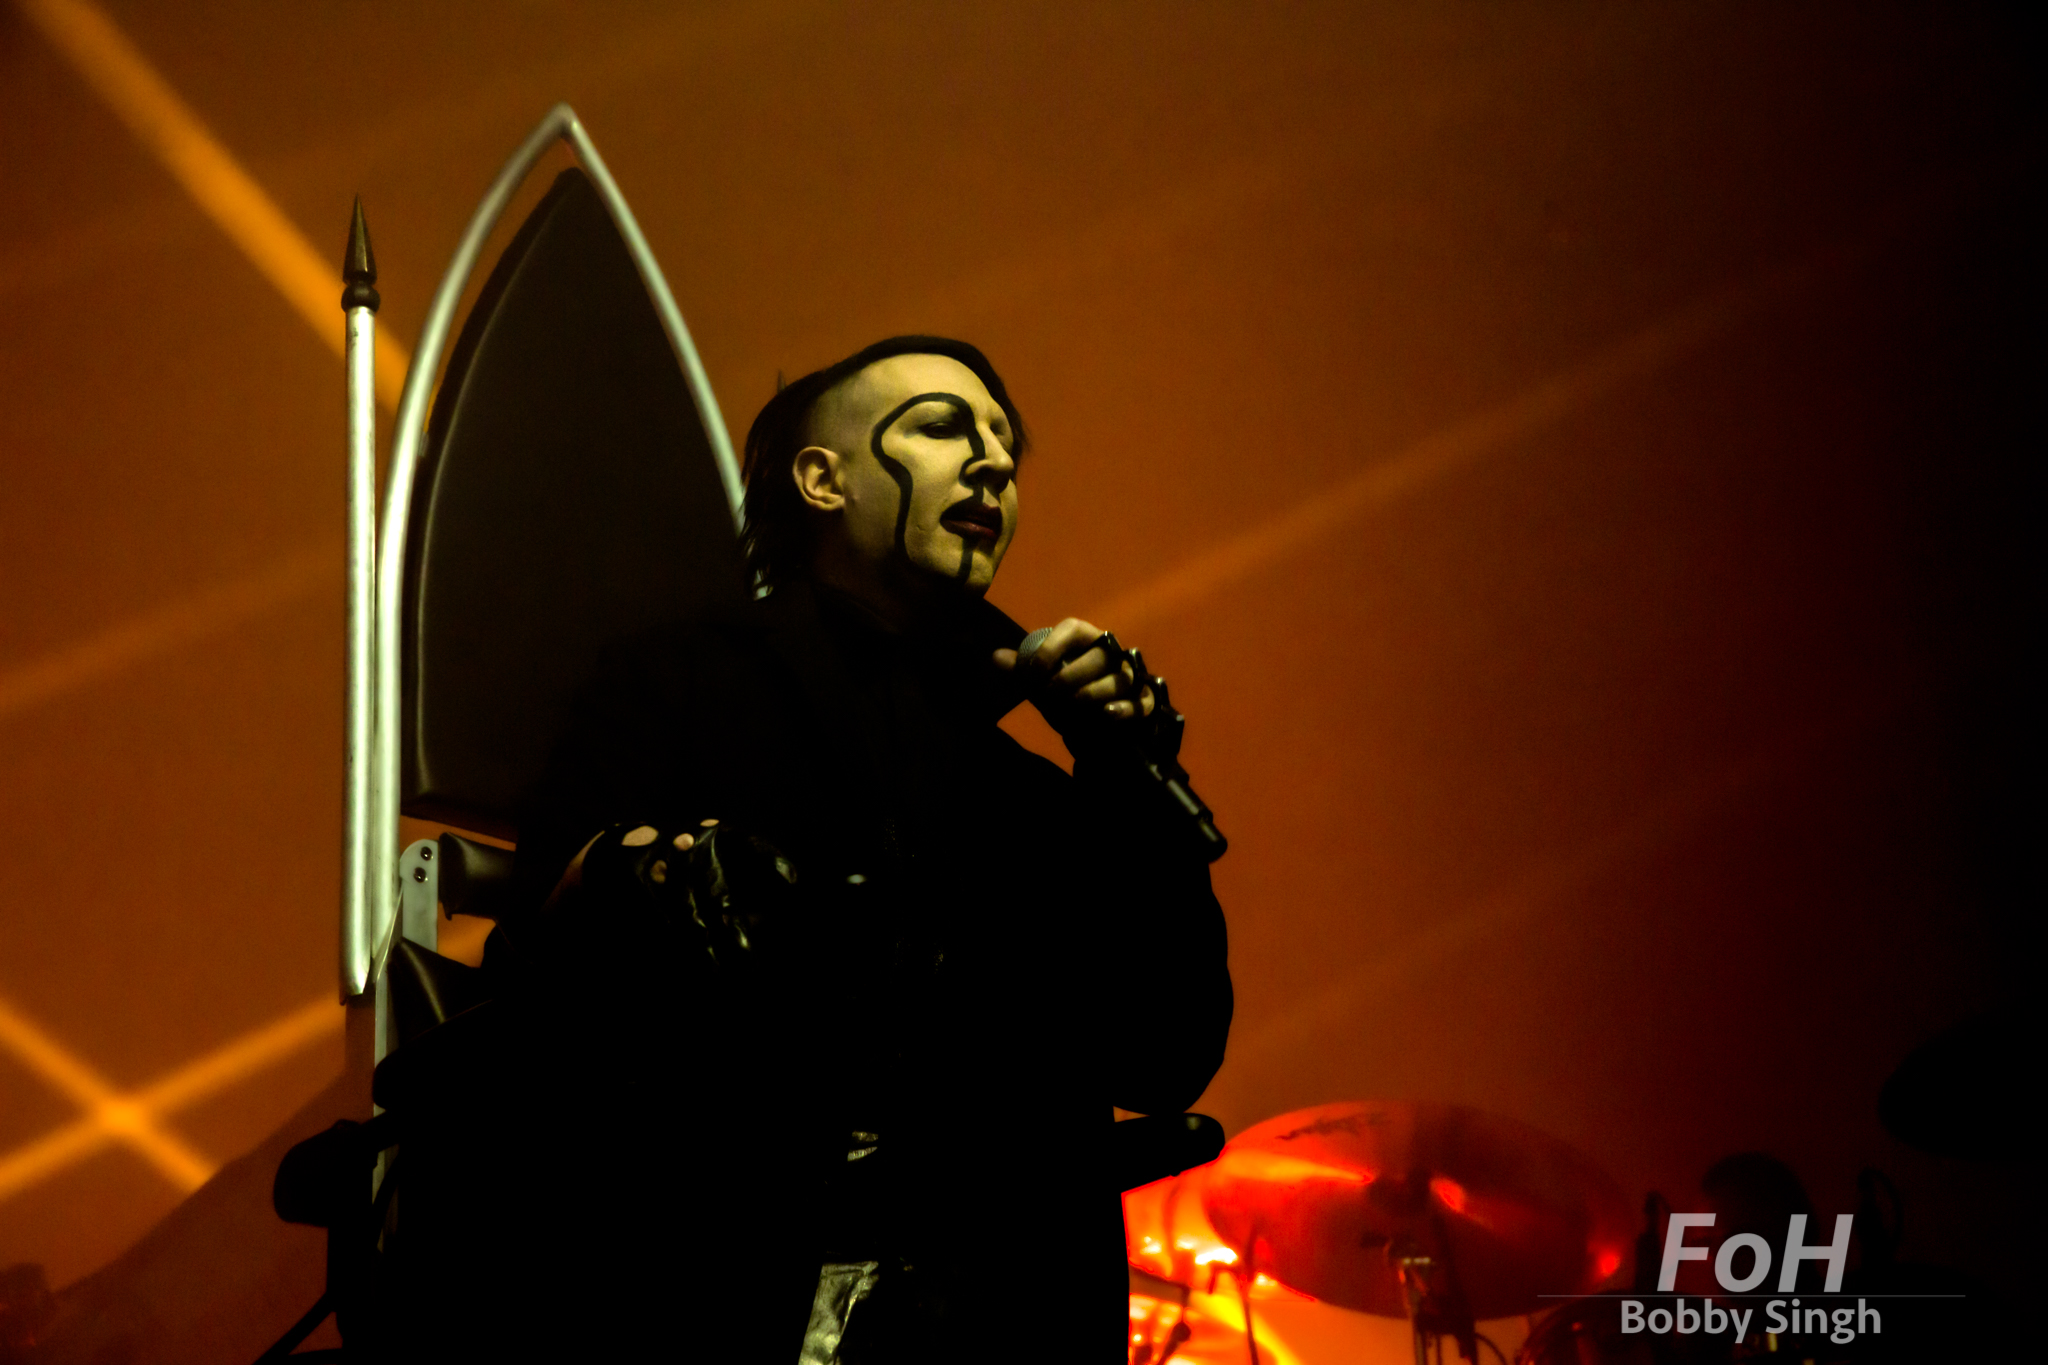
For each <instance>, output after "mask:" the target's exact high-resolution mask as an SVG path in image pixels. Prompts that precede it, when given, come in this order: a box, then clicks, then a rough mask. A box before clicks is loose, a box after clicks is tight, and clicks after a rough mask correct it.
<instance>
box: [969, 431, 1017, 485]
mask: <svg viewBox="0 0 2048 1365" xmlns="http://www.w3.org/2000/svg"><path fill="white" fill-rule="evenodd" d="M981 451H982V453H981V454H979V455H977V456H976V457H975V458H974V459H972V460H970V461H968V464H967V468H966V470H965V471H963V472H964V474H965V477H966V481H967V482H968V483H969V484H972V485H974V486H976V487H979V488H986V489H988V490H989V491H990V492H992V493H994V494H995V495H996V496H997V497H1001V496H1002V494H1003V489H1004V488H1006V487H1008V486H1009V483H1010V480H1012V479H1014V478H1016V477H1017V457H1016V456H1014V455H1012V454H1010V450H1009V447H1007V446H1005V445H1004V444H1003V443H1002V441H1001V440H1000V439H998V438H997V436H996V434H995V431H994V430H993V429H992V428H991V427H990V426H989V424H988V423H986V422H983V423H982V424H981Z"/></svg>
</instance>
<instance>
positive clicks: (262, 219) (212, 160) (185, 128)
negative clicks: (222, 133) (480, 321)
mask: <svg viewBox="0 0 2048 1365" xmlns="http://www.w3.org/2000/svg"><path fill="white" fill-rule="evenodd" d="M16 3H17V5H18V6H19V8H20V10H21V12H22V14H23V15H24V16H25V17H26V18H27V19H28V20H29V22H31V23H32V24H34V25H35V26H36V28H37V29H39V30H40V31H41V32H42V35H43V37H44V38H46V39H47V40H48V41H49V43H50V45H51V46H52V47H54V48H56V49H57V51H58V52H60V53H62V54H63V55H64V57H65V58H66V59H68V60H69V61H70V63H71V65H72V67H73V68H74V69H76V70H77V72H78V74H79V75H80V76H82V77H84V79H85V81H86V83H87V84H88V85H90V86H91V87H92V88H93V89H94V90H95V91H96V92H97V93H98V94H99V96H100V98H101V99H102V100H104V101H106V104H107V107H108V108H110V109H112V110H113V111H114V114H115V115H116V117H118V118H119V119H120V120H121V121H122V122H123V123H125V124H127V125H128V131H130V132H131V133H133V134H135V137H136V139H137V140H138V141H139V142H141V143H142V145H143V146H144V147H146V148H148V149H149V151H150V152H151V153H152V154H153V155H154V156H155V157H156V159H157V160H158V161H159V162H160V163H162V165H163V168H164V169H165V170H167V171H169V172H170V173H171V176H172V178H173V179H175V180H176V181H177V182H178V183H179V184H180V185H182V186H183V187H184V189H185V192H186V193H187V194H189V195H191V196H192V200H193V202H194V203H196V204H197V205H198V206H199V208H200V210H201V211H202V212H203V213H205V214H206V216H207V217H209V218H211V219H212V220H213V221H214V224H215V225H216V226H218V227H219V228H220V230H221V231H222V232H225V233H226V234H227V235H228V240H230V241H232V242H233V243H234V244H235V246H236V247H237V248H239V249H240V250H241V252H242V254H243V255H244V256H246V257H248V258H249V263H250V264H251V265H253V266H255V267H256V269H257V271H258V272H259V273H261V274H262V276H263V277H264V278H265V279H267V280H269V281H270V283H271V285H272V286H273V287H274V288H276V290H277V292H278V293H280V294H282V295H284V299H285V302H286V303H288V304H290V305H291V307H292V309H293V310H294V311H296V312H297V313H298V314H299V316H300V317H302V318H304V319H305V320H306V323H307V325H308V326H310V327H311V328H312V329H313V331H314V332H315V333H316V334H317V335H318V336H319V337H320V339H321V341H323V342H324V343H326V345H327V346H328V348H329V349H330V350H332V351H333V352H334V354H335V356H336V358H337V359H338V358H340V356H341V355H342V350H343V344H344V339H345V330H344V326H343V323H342V312H341V282H340V281H341V267H340V264H339V262H340V252H339V251H337V252H335V253H334V254H333V256H332V257H331V258H329V257H323V256H322V255H321V254H320V253H319V252H317V251H315V250H314V249H313V247H312V244H311V243H310V242H308V241H307V240H306V236H305V234H304V233H302V232H300V231H299V229H298V228H297V227H296V226H295V225H294V224H293V223H292V221H291V219H289V218H287V217H285V215H284V211H283V210H282V209H280V208H279V207H278V206H277V203H276V201H275V200H273V199H272V198H271V197H270V196H269V195H268V194H266V193H265V192H264V190H263V187H262V186H261V185H258V184H257V183H256V181H255V180H254V179H253V178H252V177H251V176H250V175H249V173H248V172H247V171H245V170H243V169H242V166H241V163H239V162H237V161H236V160H235V158H234V155H233V154H232V153H230V152H229V151H228V149H227V148H226V147H224V146H222V145H221V142H220V139H218V138H216V137H215V136H214V135H213V133H212V131H211V130H210V129H208V128H207V126H206V123H205V121H204V120H202V119H201V118H200V117H199V115H198V113H197V112H196V111H194V110H193V108H192V106H191V105H189V104H187V103H185V101H184V100H183V99H182V98H180V97H179V95H178V92H177V91H176V90H174V89H172V88H171V85H170V82H168V81H166V80H165V79H164V78H163V77H162V76H161V75H159V74H158V73H157V71H156V68H154V67H153V66H151V65H150V63H149V59H148V58H147V57H145V56H143V55H142V52H141V50H140V49H138V48H137V47H136V46H135V44H134V43H132V42H130V41H129V39H128V35H127V34H125V33H123V32H122V31H121V29H120V26H119V25H117V24H116V23H115V22H114V21H113V19H112V18H111V17H109V16H108V14H107V12H106V11H105V10H102V9H101V8H100V7H99V6H98V5H95V4H93V3H92V2H91V0H16ZM408 361H409V357H408V356H407V354H406V350H405V348H404V347H403V346H400V345H399V344H398V343H397V342H396V341H393V340H392V339H391V337H390V335H389V334H388V333H386V332H384V331H382V330H380V331H379V332H378V333H377V396H378V398H379V399H381V400H382V402H383V404H384V406H385V408H386V409H388V410H393V411H395V410H396V409H397V407H398V395H399V393H400V391H401V390H402V389H403V387H404V384H405V369H406V365H407V363H408Z"/></svg>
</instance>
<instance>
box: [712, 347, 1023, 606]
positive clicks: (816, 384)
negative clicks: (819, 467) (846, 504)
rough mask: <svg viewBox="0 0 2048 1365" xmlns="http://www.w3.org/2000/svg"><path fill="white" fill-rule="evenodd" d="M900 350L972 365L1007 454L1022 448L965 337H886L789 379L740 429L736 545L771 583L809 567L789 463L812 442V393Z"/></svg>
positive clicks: (1004, 392) (1006, 407)
mask: <svg viewBox="0 0 2048 1365" xmlns="http://www.w3.org/2000/svg"><path fill="white" fill-rule="evenodd" d="M899 355H942V356H945V357H947V358H948V359H950V360H957V361H959V362H960V363H961V364H962V365H965V366H966V367H967V368H968V369H970V370H972V371H974V377H975V378H977V379H979V380H980V381H981V382H982V386H983V387H985V388H986V389H987V390H988V394H989V397H991V398H993V399H995V400H996V403H997V405H998V406H1000V407H1001V408H1002V410H1003V415H1004V416H1005V417H1007V418H1009V419H1010V431H1011V434H1012V437H1013V440H1014V444H1013V445H1012V447H1011V453H1012V454H1013V455H1017V456H1022V455H1023V454H1024V450H1025V447H1026V445H1027V444H1028V441H1027V438H1026V437H1025V434H1024V418H1023V416H1022V415H1021V414H1020V413H1019V412H1018V411H1017V405H1016V404H1015V403H1012V402H1011V401H1010V391H1009V390H1008V389H1006V388H1004V387H1003V377H1002V376H1001V375H999V374H997V373H996V367H995V366H993V365H991V364H989V363H988V357H987V356H985V355H983V354H982V353H981V351H980V350H979V349H978V348H977V347H974V346H970V345H968V344H967V343H966V342H964V341H954V340H952V339H951V338H949V337H928V336H904V337H890V338H889V339H888V340H886V341H878V342H876V343H875V344H874V345H872V346H868V347H864V348H863V349H861V350H859V351H856V352H855V353H854V354H852V355H850V356H848V357H847V358H846V359H844V360H842V361H840V362H838V363H837V364H835V365H827V366H826V367H825V368H824V369H822V370H813V371H811V373H809V374H807V375H805V376H804V377H803V378H801V379H797V380H792V381H791V382H790V383H787V384H784V385H783V386H782V387H780V388H779V389H777V390H776V391H775V396H774V397H773V398H771V399H769V400H768V402H767V405H766V406H764V407H763V408H762V409H761V414H760V416H758V417H756V418H755V419H754V425H753V426H751V427H749V428H747V446H746V452H747V462H746V480H747V497H746V502H745V503H744V504H743V510H744V512H745V514H746V525H745V528H744V529H743V530H742V531H741V532H740V545H741V547H742V548H743V549H744V550H745V551H746V555H747V564H748V566H749V567H750V568H752V569H753V570H754V572H755V573H756V574H758V575H759V576H760V577H761V579H762V581H764V582H768V583H773V582H776V581H778V580H780V579H786V578H788V577H790V576H791V575H794V574H801V573H804V572H806V571H807V570H808V569H809V568H810V562H811V550H812V547H813V542H814V540H815V537H816V528H815V526H814V525H813V523H812V521H811V517H810V509H809V508H808V507H807V506H806V505H805V503H804V500H803V496H802V495H801V494H800V493H798V492H797V488H796V480H795V479H793V478H791V477H790V471H791V470H792V469H793V468H794V467H795V465H796V453H797V452H798V451H799V450H802V449H803V448H804V447H805V446H807V445H810V444H811V434H810V425H811V413H812V411H813V410H814V409H816V407H817V406H818V400H819V399H820V398H823V397H824V396H825V395H826V394H828V393H830V392H831V391H832V390H833V389H836V388H838V387H839V386H840V385H841V384H843V383H845V382H846V381H847V380H849V379H851V378H853V376H855V375H857V374H859V373H860V372H861V371H862V370H865V369H866V368H867V367H868V366H870V365H872V364H874V363H875V362H877V361H881V360H887V359H889V358H890V357H892V356H899Z"/></svg>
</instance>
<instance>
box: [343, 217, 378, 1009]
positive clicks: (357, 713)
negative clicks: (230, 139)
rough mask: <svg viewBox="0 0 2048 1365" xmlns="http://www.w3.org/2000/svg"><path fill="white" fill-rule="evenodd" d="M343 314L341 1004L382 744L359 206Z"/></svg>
mask: <svg viewBox="0 0 2048 1365" xmlns="http://www.w3.org/2000/svg"><path fill="white" fill-rule="evenodd" d="M341 278H342V283H343V286H344V287H343V289H342V291H341V307H342V312H343V315H344V316H345V317H346V318H347V319H348V345H347V361H348V580H347V600H348V606H347V618H346V619H347V626H346V630H347V637H346V650H347V660H348V661H347V665H346V668H347V671H346V674H345V682H344V684H343V688H342V696H343V703H342V705H343V721H342V734H343V738H342V744H343V749H342V774H343V776H342V784H343V785H342V799H341V809H342V816H341V830H342V833H341V998H342V1000H343V1001H348V1000H351V999H354V998H356V997H358V996H360V995H362V994H363V992H364V990H365V988H366V987H367V986H368V984H369V976H370V954H369V951H368V947H367V945H368V944H369V943H370V942H371V935H370V933H369V917H370V908H371V906H373V905H375V904H377V903H378V902H377V900H376V898H375V897H373V896H372V895H371V886H372V882H373V877H372V875H371V870H372V868H373V867H374V866H375V864H373V863H371V862H370V860H369V859H370V843H371V840H370V830H371V818H372V813H371V806H370V776H371V772H370V770H371V765H372V743H373V740H374V734H373V732H372V729H371V726H372V724H373V723H374V722H373V708H372V705H371V702H372V689H373V688H374V686H375V673H376V669H375V662H376V661H375V658H374V657H373V655H372V649H373V632H372V625H373V623H374V621H375V618H376V603H377V593H376V571H377V346H376V341H377V305H378V303H379V302H380V300H379V299H378V297H377V290H376V288H375V285H376V283H377V258H376V255H375V254H374V253H373V252H372V251H371V250H370V229H369V225H368V224H367V223H365V222H364V221H363V201H362V199H361V197H360V196H358V197H357V199H356V204H355V216H354V218H353V219H352V220H351V221H350V223H349V229H348V249H347V251H346V252H345V253H344V255H343V257H342V263H341Z"/></svg>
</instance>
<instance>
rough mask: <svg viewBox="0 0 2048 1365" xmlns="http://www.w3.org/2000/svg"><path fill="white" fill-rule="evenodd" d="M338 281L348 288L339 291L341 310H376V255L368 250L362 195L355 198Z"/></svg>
mask: <svg viewBox="0 0 2048 1365" xmlns="http://www.w3.org/2000/svg"><path fill="white" fill-rule="evenodd" d="M341 278H342V282H343V283H344V284H346V285H347V286H348V287H347V288H346V289H343V290H342V291H341V306H342V308H343V309H349V308H367V309H369V310H370V311H371V312H373V313H374V312H376V311H377V305H378V303H379V302H381V300H379V299H378V297H377V291H376V289H374V288H373V287H372V286H374V285H375V284H376V283H377V253H376V252H374V251H372V250H371V249H370V225H369V224H368V223H367V222H365V221H364V220H363V196H361V195H360V194H359V195H357V196H356V206H355V213H354V215H353V216H352V217H351V218H350V220H349V225H348V249H347V250H346V251H344V252H343V253H342V257H341Z"/></svg>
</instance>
